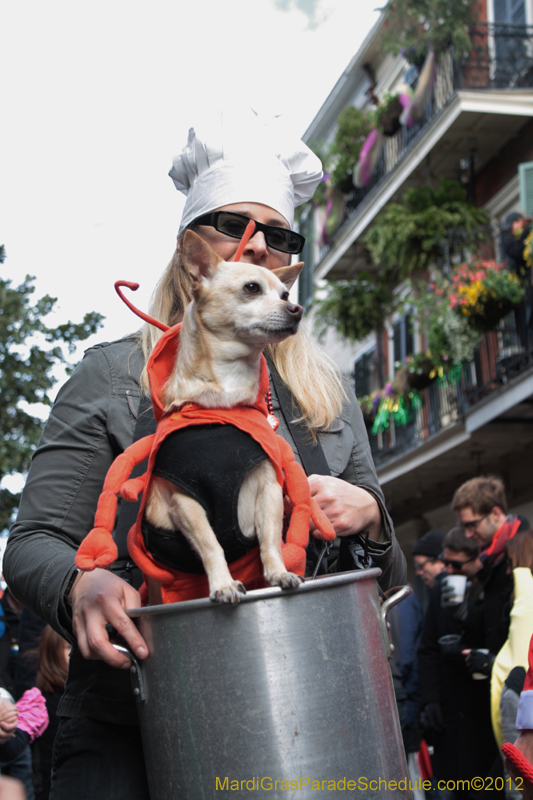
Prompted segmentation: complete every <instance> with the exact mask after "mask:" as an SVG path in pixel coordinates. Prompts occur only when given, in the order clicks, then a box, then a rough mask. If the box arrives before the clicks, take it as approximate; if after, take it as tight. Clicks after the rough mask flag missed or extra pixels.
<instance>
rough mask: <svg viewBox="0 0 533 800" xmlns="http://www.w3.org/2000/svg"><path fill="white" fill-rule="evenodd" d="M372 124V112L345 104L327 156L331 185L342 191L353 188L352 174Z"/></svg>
mask: <svg viewBox="0 0 533 800" xmlns="http://www.w3.org/2000/svg"><path fill="white" fill-rule="evenodd" d="M373 124H374V120H373V114H372V113H371V112H370V111H366V110H361V109H359V108H354V106H346V108H343V110H342V111H341V113H340V114H339V116H338V118H337V131H336V133H335V137H334V139H333V142H332V143H331V145H330V148H329V156H328V157H329V159H330V161H331V164H332V170H331V185H332V186H334V187H336V188H338V189H341V190H344V191H351V190H352V189H353V183H352V174H353V171H354V169H355V166H356V164H357V160H358V158H359V153H360V152H361V148H362V147H363V145H364V143H365V139H366V137H367V136H368V134H369V133H370V131H371V129H372V127H373Z"/></svg>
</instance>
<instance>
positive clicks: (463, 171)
mask: <svg viewBox="0 0 533 800" xmlns="http://www.w3.org/2000/svg"><path fill="white" fill-rule="evenodd" d="M468 144H469V150H470V155H469V156H466V157H465V158H462V159H461V160H460V161H459V165H458V167H457V178H458V180H459V183H460V184H461V186H462V187H463V188H464V189H466V190H467V195H468V199H469V200H470V202H471V203H473V202H474V200H475V189H476V170H475V167H476V153H477V139H474V138H471V139H469V140H468Z"/></svg>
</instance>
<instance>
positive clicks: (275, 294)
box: [144, 231, 303, 603]
mask: <svg viewBox="0 0 533 800" xmlns="http://www.w3.org/2000/svg"><path fill="white" fill-rule="evenodd" d="M182 256H183V264H184V266H185V268H186V269H187V270H188V272H189V274H190V277H191V283H192V295H193V300H192V302H191V303H190V304H189V306H188V307H187V308H186V310H185V314H184V318H183V323H182V327H181V332H180V339H179V349H178V356H177V359H176V362H175V365H174V368H173V371H172V373H171V375H170V378H169V380H168V382H167V384H166V386H165V388H164V392H163V396H162V399H163V402H164V405H165V412H166V413H169V414H171V413H172V411H173V410H178V409H180V408H183V406H184V405H185V404H187V403H194V404H197V405H199V406H202V407H204V408H212V409H221V408H223V409H228V408H232V407H234V406H253V405H254V402H255V400H256V398H257V395H258V390H259V380H260V370H261V355H262V352H263V349H264V348H265V346H266V345H267V344H270V343H274V342H281V341H283V340H284V339H286V338H287V337H289V336H292V335H293V334H295V333H296V331H297V330H298V325H299V323H300V320H301V318H302V313H303V310H302V307H301V306H299V305H296V304H295V303H292V302H291V301H290V300H289V289H290V288H291V286H292V285H293V283H294V281H295V280H296V278H297V277H298V275H299V273H300V271H301V269H302V267H303V263H302V262H300V263H299V264H295V265H293V266H288V267H282V268H280V269H276V270H272V271H269V270H268V269H265V268H263V267H258V266H255V265H252V264H243V263H233V262H225V261H224V260H223V259H221V258H220V257H219V256H218V255H217V254H216V253H215V252H214V251H213V250H212V249H211V248H210V247H209V245H208V244H207V243H206V242H204V241H203V239H201V238H200V237H199V236H197V235H196V234H195V233H193V232H192V231H187V233H186V234H185V237H184V240H183V250H182ZM210 427H212V426H210ZM220 427H221V428H226V429H227V428H232V426H231V425H224V426H220ZM215 433H216V431H211V430H209V431H207V434H206V438H205V439H204V440H203V441H204V442H207V443H208V444H210V443H211V440H213V441H214V442H215V447H216V441H218V440H217V439H216V438H214V439H213V436H214V435H215ZM242 435H243V436H245V437H248V439H250V440H251V439H252V437H251V436H249V434H242ZM186 446H187V445H186ZM239 446H240V445H239ZM255 446H256V448H259V445H255ZM193 449H200V450H201V449H202V448H201V447H198V446H196V447H195V448H193V447H192V446H191V447H189V451H188V454H189V455H192V452H191V451H192V450H193ZM224 449H225V446H224V444H222V445H221V446H220V447H219V450H224ZM259 450H260V448H259ZM220 455H221V453H220V452H218V453H216V457H217V459H219V457H220ZM237 457H239V456H237ZM208 458H210V457H208ZM185 460H187V458H186V459H185ZM205 463H206V462H204V467H202V469H203V471H204V472H205ZM217 463H220V462H219V461H217ZM221 463H222V467H221V470H222V471H224V470H228V471H231V469H233V467H225V466H224V464H225V462H224V461H222V462H221ZM232 463H233V462H232ZM249 463H250V464H251V465H252V466H251V468H250V469H249V471H247V472H246V474H245V475H244V477H242V475H241V477H240V478H239V480H242V483H241V485H240V487H238V486H237V487H235V488H236V490H237V491H238V499H237V518H238V528H239V529H240V531H239V535H240V536H241V539H242V537H244V540H246V541H248V542H249V543H250V544H249V549H251V547H252V546H255V543H256V541H257V542H258V544H259V552H260V557H261V561H262V564H263V568H264V577H265V580H266V582H267V583H268V584H270V585H272V586H280V587H282V588H284V589H289V588H296V587H297V586H298V585H299V584H300V583H301V581H302V578H301V577H300V576H298V575H295V574H294V573H292V572H288V571H287V569H286V567H285V565H284V563H283V559H282V555H281V532H282V527H283V496H282V489H281V486H280V484H279V482H278V479H277V476H276V472H275V469H274V466H273V464H272V462H271V461H270V459H269V458H268V457H267V455H266V454H265V453H264V452H263V453H261V452H259V453H258V452H255V454H254V453H252V456H250V458H249ZM244 470H246V465H245V466H244ZM198 471H199V472H200V469H198ZM165 476H166V477H165ZM175 480H177V479H175ZM180 483H181V484H182V485H177V483H176V482H174V481H173V480H172V476H171V477H170V478H169V476H168V472H166V471H165V469H162V470H160V471H159V474H158V471H157V470H156V469H154V472H153V475H152V479H151V481H150V486H149V489H148V495H147V499H146V505H145V516H144V523H145V524H146V525H147V526H148V527H149V528H150V529H151V530H158V531H159V532H160V533H162V534H163V536H164V535H165V533H166V534H175V535H178V533H181V534H182V535H183V537H185V539H186V541H187V543H188V544H189V545H190V548H192V549H193V551H194V552H195V553H196V554H197V556H198V557H199V558H200V560H201V563H202V565H203V568H204V569H205V572H206V574H207V578H208V582H209V596H210V598H211V599H212V600H214V601H216V602H221V603H229V602H231V603H235V602H238V601H239V599H240V597H241V595H242V594H243V593H244V592H245V589H244V587H243V585H242V583H240V582H239V581H235V580H233V578H232V576H231V573H230V571H229V568H228V564H227V561H226V557H225V553H224V549H223V547H222V546H221V544H220V543H219V541H218V540H217V535H216V534H215V531H214V530H213V527H216V525H215V524H213V525H212V524H211V523H210V521H209V514H208V513H207V511H206V508H205V504H204V503H202V502H199V499H198V495H197V493H196V492H195V491H192V493H191V491H188V490H187V489H184V488H183V483H182V482H181V481H180ZM225 485H226V487H227V481H226V484H225ZM192 494H196V496H192ZM229 513H230V512H229ZM211 517H212V518H213V515H211ZM212 521H213V519H212ZM230 550H231V546H230ZM172 566H175V567H176V568H178V569H182V567H181V566H178V564H175V565H172ZM154 593H155V594H157V590H156V589H154V586H153V585H151V586H150V602H154ZM156 601H157V598H156Z"/></svg>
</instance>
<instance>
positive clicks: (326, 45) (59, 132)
mask: <svg viewBox="0 0 533 800" xmlns="http://www.w3.org/2000/svg"><path fill="white" fill-rule="evenodd" d="M376 5H379V2H376V0H218V1H216V0H194V2H184V0H173V2H170V0H151V2H150V3H148V2H139V0H127V1H126V0H92V1H91V2H90V3H79V2H74V3H73V2H72V0H48V1H47V2H46V3H43V2H42V0H27V2H23V3H16V2H10V3H4V4H3V5H2V9H1V11H0V26H1V30H2V44H1V46H0V74H1V75H2V76H3V87H2V93H1V108H2V122H1V129H0V130H1V133H0V244H1V243H3V244H4V245H5V249H6V254H7V259H6V261H5V263H4V265H3V266H0V274H1V275H2V277H5V278H11V279H12V280H13V283H14V284H15V285H17V284H18V283H19V282H20V281H21V280H22V279H23V277H24V276H25V275H26V274H30V275H33V276H35V277H36V295H35V296H41V295H42V294H45V293H48V294H51V295H52V296H53V297H57V298H58V302H57V306H56V312H55V314H54V315H53V316H52V317H51V318H50V323H52V322H54V323H56V324H57V323H61V322H65V321H66V320H67V319H72V320H73V321H80V320H81V318H82V317H83V315H84V313H85V312H87V311H92V310H94V311H99V312H100V313H102V314H104V315H105V317H106V321H105V324H104V327H103V328H102V329H101V330H100V331H99V332H98V333H97V334H96V335H95V336H94V337H92V339H91V340H89V341H88V344H90V343H95V342H96V341H110V340H113V339H115V338H118V337H120V336H121V335H123V334H125V333H127V332H130V331H132V330H135V329H137V328H138V321H137V318H136V317H134V316H133V315H132V313H131V312H130V311H128V310H127V309H126V307H125V306H124V305H123V304H122V303H121V301H120V300H119V299H118V297H117V296H116V295H115V292H114V289H113V283H114V281H115V280H117V279H125V280H132V281H137V282H138V283H140V285H141V288H140V289H139V291H138V292H137V293H136V294H135V295H133V296H131V299H132V300H133V301H134V302H135V304H136V305H138V306H139V307H141V308H143V309H147V307H148V302H149V297H150V294H151V292H152V290H153V288H154V286H155V283H156V281H157V278H158V277H159V275H160V273H161V272H162V271H163V269H164V267H165V266H166V264H167V263H168V261H169V260H170V257H171V255H172V252H173V250H174V247H175V237H176V232H177V228H178V222H179V218H180V215H181V209H182V207H183V202H184V198H183V196H182V195H181V194H180V193H179V192H177V191H176V189H175V188H174V185H173V183H172V181H171V179H170V178H169V177H168V170H169V168H170V166H171V162H172V157H173V155H175V154H177V153H179V152H180V151H181V149H182V147H183V146H184V144H185V142H186V137H187V131H188V128H189V126H190V124H191V119H193V118H194V114H195V110H196V109H198V110H205V107H206V105H209V104H212V105H213V106H218V105H220V103H221V102H224V100H225V99H227V98H230V99H231V100H233V101H235V100H239V99H242V101H245V102H249V104H250V105H251V106H252V107H254V108H256V109H258V110H262V111H267V112H272V113H282V114H284V116H285V118H286V119H287V121H288V123H289V124H290V126H291V127H292V128H293V130H294V131H295V132H296V133H298V134H299V135H302V134H303V133H304V131H305V129H306V128H307V127H308V125H309V124H310V122H311V120H312V119H313V117H314V116H315V114H316V113H317V111H318V110H319V108H320V106H321V105H322V103H323V102H324V100H325V99H326V97H327V96H328V94H329V92H330V91H331V89H332V88H333V86H334V84H335V83H336V81H337V80H338V78H339V77H340V75H341V74H342V72H343V70H344V69H345V68H346V66H347V65H348V63H349V62H350V60H351V58H352V56H353V55H354V53H355V52H356V51H357V49H358V47H359V45H360V44H361V42H362V40H363V39H364V37H365V35H366V34H367V32H368V31H369V30H370V28H371V27H372V25H373V24H374V22H375V20H376V19H377V18H378V16H379V13H378V12H377V11H376V10H375V6H376ZM139 324H140V323H139ZM88 344H85V343H84V345H83V347H86V346H88ZM80 354H81V350H80Z"/></svg>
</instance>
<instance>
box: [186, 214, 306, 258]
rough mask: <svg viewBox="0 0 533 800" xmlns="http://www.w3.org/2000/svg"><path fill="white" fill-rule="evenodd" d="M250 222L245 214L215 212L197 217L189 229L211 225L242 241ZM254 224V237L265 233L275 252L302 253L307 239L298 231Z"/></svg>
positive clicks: (266, 239)
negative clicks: (259, 233) (194, 226)
mask: <svg viewBox="0 0 533 800" xmlns="http://www.w3.org/2000/svg"><path fill="white" fill-rule="evenodd" d="M249 222H250V219H249V217H245V216H244V215H243V214H235V213H233V211H213V212H211V214H203V215H202V216H201V217H197V218H196V219H195V220H194V221H193V222H191V225H190V226H189V227H191V226H193V225H210V226H211V227H212V228H215V230H217V231H218V232H219V233H225V234H226V236H231V237H232V238H233V239H242V236H243V233H244V231H245V230H246V226H247V225H248V223H249ZM253 222H254V223H255V229H254V232H253V234H252V236H254V235H255V234H256V233H257V231H261V232H262V233H264V235H265V241H266V243H267V245H268V246H269V247H271V248H272V249H273V250H280V251H281V252H282V253H291V254H292V255H296V254H297V253H301V252H302V250H303V247H304V244H305V239H304V237H303V236H300V234H299V233H296V231H291V230H289V229H288V228H278V227H277V226H276V225H263V223H262V222H256V221H255V219H254V220H253Z"/></svg>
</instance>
